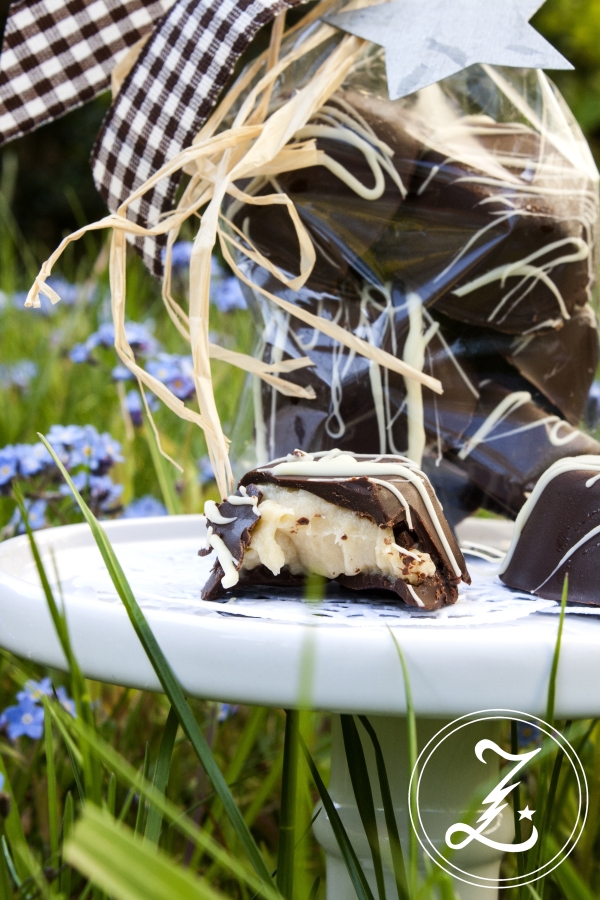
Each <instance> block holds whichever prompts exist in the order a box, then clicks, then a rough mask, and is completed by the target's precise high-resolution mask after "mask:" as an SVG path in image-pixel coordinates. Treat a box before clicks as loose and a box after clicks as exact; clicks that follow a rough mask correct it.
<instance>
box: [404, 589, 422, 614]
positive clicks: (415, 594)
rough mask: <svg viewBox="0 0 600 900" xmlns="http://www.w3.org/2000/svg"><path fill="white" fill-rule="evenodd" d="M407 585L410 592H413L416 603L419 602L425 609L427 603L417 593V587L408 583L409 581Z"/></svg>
mask: <svg viewBox="0 0 600 900" xmlns="http://www.w3.org/2000/svg"><path fill="white" fill-rule="evenodd" d="M406 587H407V588H408V590H409V592H410V593H411V594H412V596H413V597H414V599H415V603H416V604H417V606H420V607H421V609H424V608H425V604H424V603H423V601H422V600H421V598H420V597H419V596H418V595H417V593H416V591H415V589H414V588H413V586H412V584H408V583H407V584H406Z"/></svg>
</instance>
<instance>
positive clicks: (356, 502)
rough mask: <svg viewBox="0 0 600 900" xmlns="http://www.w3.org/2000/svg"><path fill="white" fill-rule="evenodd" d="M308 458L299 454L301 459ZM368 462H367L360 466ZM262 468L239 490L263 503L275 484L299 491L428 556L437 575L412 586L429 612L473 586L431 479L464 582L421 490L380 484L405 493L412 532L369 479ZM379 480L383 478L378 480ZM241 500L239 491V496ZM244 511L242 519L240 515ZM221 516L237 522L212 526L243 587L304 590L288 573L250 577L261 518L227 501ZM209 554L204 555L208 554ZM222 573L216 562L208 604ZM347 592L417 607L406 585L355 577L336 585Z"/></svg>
mask: <svg viewBox="0 0 600 900" xmlns="http://www.w3.org/2000/svg"><path fill="white" fill-rule="evenodd" d="M302 455H303V454H298V457H299V458H300V459H301V458H302ZM361 461H365V460H361ZM384 461H387V462H395V463H398V462H401V463H402V462H403V459H402V458H401V457H400V458H399V457H386V458H385V460H384ZM272 465H273V464H270V465H269V466H265V467H261V468H259V469H255V470H253V471H251V472H248V473H247V474H246V475H244V477H243V478H242V479H241V481H240V487H245V488H246V489H247V493H248V494H249V495H250V496H254V497H259V498H260V497H261V496H262V494H261V490H260V487H261V485H264V484H273V485H277V486H279V487H286V488H292V489H294V488H296V489H299V490H302V491H307V492H309V493H312V494H315V495H316V496H318V497H320V498H322V499H323V500H325V501H327V502H328V503H332V504H333V505H334V506H339V507H342V508H344V509H349V510H352V511H353V512H355V513H356V514H357V515H359V516H365V517H367V518H368V519H370V520H371V521H372V522H374V523H375V524H376V525H378V526H380V527H382V528H392V529H393V531H394V539H395V541H396V542H397V543H398V544H399V545H400V546H404V547H406V548H407V549H410V548H411V547H418V548H419V549H420V550H421V551H422V552H426V553H429V554H430V556H431V557H432V559H433V561H434V563H435V565H436V574H435V575H433V576H430V577H423V578H422V579H421V581H420V583H419V584H417V585H414V586H413V590H414V591H415V592H416V594H417V596H418V597H419V600H420V601H421V603H422V604H423V607H424V608H426V609H439V608H441V607H442V606H445V605H448V604H452V603H455V602H456V600H457V599H458V584H459V582H460V580H461V578H462V580H463V581H465V582H466V583H470V576H469V573H468V571H467V567H466V563H465V560H464V557H463V555H462V553H461V551H460V548H459V546H458V543H457V541H456V538H455V537H454V534H453V532H452V530H451V528H450V526H449V525H448V523H447V521H446V519H445V518H444V514H443V512H442V508H441V506H440V505H439V502H438V500H437V497H436V496H435V492H434V491H433V488H432V487H431V485H430V484H429V482H428V481H427V479H426V478H423V484H424V485H425V489H426V492H427V495H428V496H429V498H430V501H431V503H432V505H433V508H434V510H435V512H436V515H437V517H438V520H439V522H440V524H441V527H442V529H443V533H444V535H445V537H446V540H447V541H448V545H449V547H450V550H451V552H452V554H453V555H454V557H455V559H456V561H457V563H458V566H459V568H460V571H461V575H460V577H457V576H456V575H455V574H454V571H453V568H452V565H451V561H450V559H449V557H448V554H447V552H446V550H445V549H444V546H443V544H442V541H441V539H440V536H439V535H438V533H437V531H436V528H435V526H434V524H433V522H432V520H431V517H430V515H429V512H428V510H427V507H426V505H425V503H424V501H423V498H422V497H421V495H420V493H419V491H418V490H417V488H416V487H415V486H414V485H413V484H411V483H410V482H407V481H405V480H403V479H402V478H401V477H399V476H397V475H385V474H382V475H381V476H380V480H382V481H385V482H389V483H391V484H393V485H394V487H395V488H396V489H397V490H399V491H400V492H401V493H402V496H403V497H404V499H405V501H406V502H407V504H408V507H409V509H410V511H411V517H412V521H411V524H412V526H413V528H412V530H410V529H409V528H408V523H407V515H406V510H405V508H404V506H403V505H402V503H400V501H399V500H398V498H397V497H396V496H395V495H394V494H393V493H392V492H391V491H390V490H388V489H387V488H386V487H384V486H383V485H381V484H376V483H374V482H372V481H370V480H369V478H367V477H364V476H358V477H353V478H347V477H346V476H344V480H343V481H341V480H337V479H335V478H331V479H329V478H319V480H316V479H313V478H311V477H308V476H291V475H286V476H283V475H281V476H276V475H275V474H273V471H272V468H271V466H272ZM378 478H379V476H378ZM237 494H238V496H239V495H240V492H239V488H238V492H237ZM242 510H243V511H244V512H243V513H242V514H240V512H241V511H242ZM219 511H220V513H221V515H223V516H224V517H226V518H234V517H236V519H235V521H234V522H231V523H228V524H225V525H218V524H214V523H211V527H212V528H213V531H214V534H216V535H218V536H219V537H220V538H221V539H222V540H223V541H224V543H225V545H226V547H227V549H228V550H229V552H230V553H231V555H232V556H233V557H234V559H235V560H237V570H238V571H240V572H241V577H240V581H239V586H240V587H243V586H244V585H250V584H265V585H278V586H290V585H299V586H300V585H302V583H303V580H304V579H303V577H302V576H296V575H292V574H291V573H290V572H289V570H286V569H285V568H284V569H283V570H282V572H281V574H280V575H278V576H274V575H273V574H272V573H271V572H270V571H269V570H268V569H266V568H265V567H264V566H259V567H257V568H256V569H252V570H250V571H241V570H242V565H243V556H244V552H245V550H246V549H247V548H248V547H249V546H250V545H251V540H252V531H253V528H254V527H255V525H256V523H257V521H259V518H258V517H257V516H256V515H255V514H254V513H253V512H252V509H251V507H249V506H241V507H240V506H234V505H232V504H230V503H229V502H228V501H224V502H223V503H222V504H220V505H219ZM206 552H207V551H201V553H202V554H205V553H206ZM223 574H224V573H223V569H222V568H221V566H220V564H219V562H218V561H216V562H215V565H214V567H213V570H212V572H211V576H210V579H209V581H208V582H207V584H206V585H205V587H204V589H203V592H202V597H203V599H207V600H215V599H218V598H219V597H220V596H222V595H223V593H224V591H223V588H222V586H221V579H222V578H223ZM336 580H337V581H338V582H339V583H340V584H342V585H343V586H344V587H347V588H350V589H351V590H357V591H362V590H384V591H389V592H393V593H395V594H396V595H397V596H398V597H399V598H400V600H402V601H403V602H404V603H407V604H408V605H411V606H418V605H419V604H418V603H417V602H416V600H415V598H414V596H413V595H412V593H411V591H409V590H408V588H407V585H406V583H405V582H404V581H403V580H402V579H390V578H386V577H384V576H383V575H377V574H359V575H356V576H346V575H343V574H342V575H340V576H339V577H338V578H337V579H336Z"/></svg>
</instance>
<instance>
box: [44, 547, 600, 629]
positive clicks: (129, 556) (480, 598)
mask: <svg viewBox="0 0 600 900" xmlns="http://www.w3.org/2000/svg"><path fill="white" fill-rule="evenodd" d="M198 546H199V542H198V540H197V539H193V540H191V539H184V540H181V541H179V542H178V543H177V546H176V547H175V548H173V545H172V544H171V543H169V544H163V545H161V544H160V543H159V542H156V541H149V542H147V543H141V542H139V543H138V542H136V543H132V544H124V545H121V546H119V547H118V548H117V553H118V556H119V560H120V562H121V565H122V566H123V569H124V570H125V573H126V575H127V578H128V579H129V582H130V584H131V587H132V590H133V592H134V594H135V596H136V598H137V601H138V603H139V604H140V606H141V607H142V609H144V610H151V609H152V610H161V609H162V610H165V611H166V610H168V611H169V612H171V613H172V612H181V613H185V614H187V615H189V614H193V615H198V616H212V617H214V616H235V617H248V618H254V619H255V618H259V619H268V620H272V621H276V622H280V623H290V624H306V623H308V622H310V623H313V624H315V625H317V624H318V625H320V626H327V625H345V626H347V627H350V628H352V627H354V628H356V627H361V628H364V627H369V626H370V627H376V626H381V625H389V626H390V627H393V626H429V627H431V626H438V627H450V626H457V625H463V626H464V625H492V624H495V623H498V622H510V621H515V620H518V619H521V618H523V617H526V616H529V615H532V614H534V613H540V612H549V613H552V612H556V611H558V605H557V604H556V603H554V601H551V600H540V599H539V598H536V597H532V596H531V595H529V594H525V593H521V592H517V591H512V590H510V589H508V588H506V587H505V586H504V585H503V584H502V583H501V582H500V581H499V579H498V578H497V577H496V575H495V570H496V565H494V564H492V563H489V562H486V561H485V560H482V559H478V558H476V557H471V556H469V558H468V565H469V571H470V572H471V575H472V578H473V584H472V585H470V586H469V585H461V589H460V593H459V600H458V602H457V603H456V604H455V605H454V606H450V607H446V608H445V609H442V610H439V611H437V612H431V611H427V610H418V609H415V608H412V607H406V606H401V605H397V604H395V603H393V602H391V601H390V600H389V599H388V598H387V596H386V594H385V593H383V592H382V593H381V594H379V597H378V598H375V597H374V595H373V594H371V595H370V596H369V594H367V593H358V592H354V591H349V590H343V589H342V588H339V587H338V586H337V585H335V586H331V587H330V588H329V589H328V594H327V598H326V600H324V601H323V602H321V603H319V604H308V603H306V602H304V601H303V600H302V598H301V597H300V596H299V595H298V592H297V591H292V590H290V591H281V590H280V591H276V590H274V589H273V588H271V587H270V588H255V589H253V590H244V591H235V590H234V591H233V592H232V594H231V596H229V597H227V598H226V600H225V601H224V602H219V603H216V602H207V601H203V600H201V599H200V591H201V588H202V586H203V584H204V583H205V581H206V579H207V577H208V573H209V571H210V568H211V566H212V563H213V558H212V556H211V557H204V558H203V557H199V556H198V555H197V554H198ZM82 555H85V557H86V558H85V559H82ZM82 573H84V574H82ZM59 575H60V580H61V587H62V591H63V593H64V594H65V596H66V597H69V596H72V597H73V598H78V599H79V600H85V599H89V600H101V601H103V602H105V603H120V602H121V601H120V599H119V597H118V595H117V593H116V591H115V589H114V587H113V585H112V582H111V580H110V577H109V575H108V572H107V570H106V568H105V566H104V564H103V563H102V560H101V559H100V556H99V554H98V551H97V550H96V549H95V548H93V547H92V548H89V549H87V548H79V549H77V550H73V551H69V550H64V551H62V552H61V555H60V563H59ZM388 596H391V595H388ZM570 611H572V610H570ZM577 612H579V609H578V610H577ZM584 612H585V613H586V614H589V610H587V609H586V610H585V611H584ZM598 613H600V610H598Z"/></svg>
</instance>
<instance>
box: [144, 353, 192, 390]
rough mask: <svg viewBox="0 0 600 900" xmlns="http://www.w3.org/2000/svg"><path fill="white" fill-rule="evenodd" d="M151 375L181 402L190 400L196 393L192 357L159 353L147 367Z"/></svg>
mask: <svg viewBox="0 0 600 900" xmlns="http://www.w3.org/2000/svg"><path fill="white" fill-rule="evenodd" d="M146 368H147V369H148V372H149V373H150V375H153V376H154V377H155V378H157V379H158V380H159V381H162V383H163V384H164V385H165V386H166V387H168V388H169V390H170V391H172V392H173V393H174V394H175V396H176V397H177V398H178V399H179V400H189V399H190V397H193V396H194V394H195V392H196V386H195V382H194V374H193V373H194V369H193V363H192V357H191V356H177V355H175V354H169V353H159V355H158V357H157V359H154V360H150V362H149V363H148V365H147V367H146Z"/></svg>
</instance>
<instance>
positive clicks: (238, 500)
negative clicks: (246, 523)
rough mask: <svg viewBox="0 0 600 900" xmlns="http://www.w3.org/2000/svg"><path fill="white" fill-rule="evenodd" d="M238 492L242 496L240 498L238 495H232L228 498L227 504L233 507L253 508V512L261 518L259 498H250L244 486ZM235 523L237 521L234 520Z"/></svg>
mask: <svg viewBox="0 0 600 900" xmlns="http://www.w3.org/2000/svg"><path fill="white" fill-rule="evenodd" d="M238 490H239V492H240V494H241V495H242V496H241V497H238V496H237V494H231V496H229V497H228V498H227V502H228V503H231V505H232V506H251V507H252V511H253V512H254V513H255V514H256V515H257V516H260V513H259V511H258V508H257V507H258V497H250V496H249V495H248V491H247V490H246V488H245V486H244V485H243V484H242V485H240V487H239V488H238ZM233 521H235V520H233Z"/></svg>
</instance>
